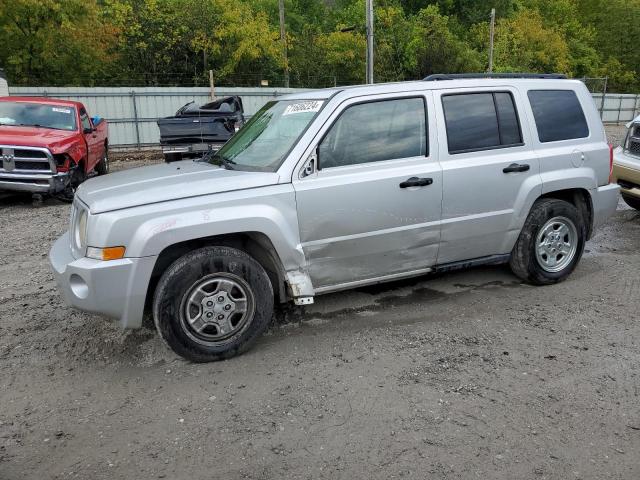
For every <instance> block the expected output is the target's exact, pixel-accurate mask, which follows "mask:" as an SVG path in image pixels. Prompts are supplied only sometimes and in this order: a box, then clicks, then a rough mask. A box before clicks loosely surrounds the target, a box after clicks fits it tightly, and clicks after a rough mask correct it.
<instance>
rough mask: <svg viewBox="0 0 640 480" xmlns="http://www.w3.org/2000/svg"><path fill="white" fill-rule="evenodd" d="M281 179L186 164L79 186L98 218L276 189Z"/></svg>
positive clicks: (137, 170)
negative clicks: (192, 199) (153, 205)
mask: <svg viewBox="0 0 640 480" xmlns="http://www.w3.org/2000/svg"><path fill="white" fill-rule="evenodd" d="M279 179H280V176H279V175H278V174H277V173H271V172H244V171H240V170H226V169H224V168H222V167H217V166H214V165H211V164H208V163H202V162H194V161H192V160H183V161H181V162H172V163H162V164H159V165H151V166H147V167H139V168H133V169H131V170H123V171H121V172H116V173H110V174H109V175H105V176H103V177H95V178H92V179H90V180H88V181H86V182H84V183H83V184H82V185H80V187H79V188H78V191H77V195H78V198H79V199H80V200H82V201H83V202H84V203H85V204H87V205H88V206H89V210H90V211H91V213H93V214H95V213H103V212H109V211H112V210H120V209H123V208H130V207H138V206H142V205H148V204H151V203H158V202H166V201H169V200H178V199H182V198H189V197H197V196H201V195H211V194H214V193H222V192H230V191H233V190H243V189H246V188H255V187H264V186H267V185H275V184H277V183H278V180H279Z"/></svg>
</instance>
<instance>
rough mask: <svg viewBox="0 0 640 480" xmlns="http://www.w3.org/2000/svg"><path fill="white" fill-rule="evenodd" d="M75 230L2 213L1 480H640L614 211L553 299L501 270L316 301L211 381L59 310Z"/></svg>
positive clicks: (626, 267) (632, 364)
mask: <svg viewBox="0 0 640 480" xmlns="http://www.w3.org/2000/svg"><path fill="white" fill-rule="evenodd" d="M131 161H133V160H130V161H129V163H131ZM135 161H137V162H139V163H142V164H144V163H149V162H153V161H155V160H154V159H153V158H151V159H148V158H142V159H140V158H136V159H135ZM127 164H128V163H127V161H125V160H123V161H121V162H114V166H115V167H116V168H122V167H123V166H124V165H127ZM67 222H68V206H67V205H62V204H60V203H58V202H56V201H53V200H47V201H45V203H44V205H43V206H41V207H39V208H34V207H32V206H31V202H30V199H28V198H20V197H8V198H5V199H4V200H2V204H0V231H1V232H2V242H1V243H0V319H1V320H0V479H2V480H9V479H10V480H14V479H21V480H22V479H44V478H47V479H66V478H80V479H92V480H93V479H134V478H135V479H147V478H168V479H190V480H192V479H204V478H207V479H211V478H230V479H236V478H247V479H276V478H277V479H280V478H287V479H288V478H292V479H315V478H327V479H336V478H345V479H347V478H372V479H390V478H410V479H413V478H416V479H418V478H419V479H423V478H430V479H440V478H447V479H458V478H464V479H467V478H491V479H505V480H506V479H513V478H518V479H528V478H535V479H602V478H607V479H637V478H640V459H639V457H638V452H639V451H640V410H639V407H638V405H639V401H640V377H639V373H640V350H639V348H638V347H639V343H640V326H639V325H638V322H637V318H638V309H637V305H638V300H639V297H640V277H639V276H638V271H640V252H639V248H638V247H640V240H639V238H640V213H638V212H636V211H633V210H630V209H628V208H625V207H624V206H623V205H622V204H621V205H620V206H619V210H618V212H617V213H616V215H615V216H614V217H613V218H612V219H611V220H610V222H609V223H608V224H607V225H606V226H605V227H604V228H602V229H600V230H599V231H598V232H597V234H596V235H595V236H594V238H593V239H592V240H591V241H590V242H589V243H588V244H587V247H586V252H585V255H584V257H583V259H582V262H581V263H580V265H579V267H578V268H577V270H576V271H575V272H574V274H573V275H572V276H571V277H570V278H569V279H568V280H567V281H566V282H564V283H562V284H559V285H555V286H550V287H531V286H528V285H525V284H522V283H520V282H519V281H518V280H517V279H516V278H515V277H514V276H513V275H512V274H511V273H510V272H509V271H508V269H506V268H502V267H493V268H477V269H473V270H468V271H464V272H457V273H451V274H446V275H439V276H431V277H425V278H421V279H418V280H411V281H404V282H399V283H393V284H387V285H384V286H377V287H370V288H363V289H359V290H356V291H351V292H345V293H338V294H332V295H327V296H323V297H318V298H317V303H316V304H315V305H313V306H312V307H308V308H306V309H305V311H304V314H301V313H300V311H293V310H290V311H286V312H284V311H283V312H280V313H279V314H278V315H277V318H276V320H275V322H274V325H273V326H272V328H271V329H270V330H269V332H268V333H267V335H266V336H265V337H264V338H262V339H261V340H260V341H259V342H258V343H257V344H256V346H255V347H254V348H253V349H252V350H251V351H250V352H248V353H246V354H245V355H243V356H241V357H239V358H236V359H233V360H230V361H226V362H220V363H214V364H206V365H194V364H190V363H187V362H185V361H183V360H181V359H179V358H178V357H176V356H175V355H173V354H172V353H171V352H170V351H169V350H168V349H167V348H166V347H165V346H164V344H162V343H161V341H160V340H159V339H158V338H157V336H156V335H155V332H154V331H153V330H151V329H150V328H143V329H141V330H139V331H134V332H122V331H121V330H119V329H118V328H117V326H116V325H114V324H113V323H111V322H110V321H108V320H105V319H102V318H99V317H96V316H94V315H90V314H85V313H81V312H77V311H74V310H71V309H70V308H68V307H66V306H65V305H64V304H63V303H62V301H61V299H60V297H59V295H58V294H57V292H56V289H55V286H54V282H53V278H52V275H51V273H50V270H49V266H48V262H47V258H46V255H47V252H48V249H49V247H50V245H51V243H52V242H53V240H54V239H55V238H57V237H58V236H59V235H60V234H62V233H63V231H64V230H65V229H66V228H67Z"/></svg>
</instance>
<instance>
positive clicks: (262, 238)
mask: <svg viewBox="0 0 640 480" xmlns="http://www.w3.org/2000/svg"><path fill="white" fill-rule="evenodd" d="M207 246H225V247H232V248H237V249H238V250H242V251H244V252H245V253H247V254H249V255H251V256H252V257H253V258H254V259H255V260H256V261H257V262H258V263H259V264H260V265H261V266H262V267H263V268H264V269H265V271H266V272H267V275H268V276H269V280H270V281H271V285H272V286H273V291H274V293H275V295H276V301H279V302H281V303H284V302H286V301H287V299H288V293H287V289H286V287H285V279H286V275H285V270H284V267H283V264H282V261H281V260H280V257H279V255H278V252H277V251H276V249H275V247H274V246H273V243H272V242H271V239H270V238H269V237H268V236H267V235H265V234H264V233H262V232H255V231H253V232H238V233H230V234H223V235H212V236H208V237H201V238H194V239H190V240H186V241H182V242H178V243H174V244H172V245H168V246H167V247H165V248H164V249H163V250H162V251H161V252H160V255H158V258H157V259H156V262H155V265H154V267H153V271H152V273H151V278H150V280H149V285H148V287H147V295H146V299H145V311H149V309H150V306H151V304H152V302H153V295H154V294H155V291H156V287H157V285H158V281H159V280H160V277H161V276H162V274H163V273H164V272H165V271H166V270H167V268H169V266H170V265H171V264H172V263H173V262H174V261H176V260H177V259H178V258H180V257H182V256H183V255H185V254H186V253H188V252H190V251H193V250H195V249H198V248H202V247H207Z"/></svg>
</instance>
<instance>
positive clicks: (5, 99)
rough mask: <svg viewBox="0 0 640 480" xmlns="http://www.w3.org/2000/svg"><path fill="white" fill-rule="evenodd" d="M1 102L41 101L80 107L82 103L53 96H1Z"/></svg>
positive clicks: (46, 103)
mask: <svg viewBox="0 0 640 480" xmlns="http://www.w3.org/2000/svg"><path fill="white" fill-rule="evenodd" d="M0 102H24V103H39V104H41V105H64V106H65V107H77V108H80V107H81V106H82V104H81V103H80V102H74V101H71V100H61V99H59V98H51V97H12V96H9V97H0Z"/></svg>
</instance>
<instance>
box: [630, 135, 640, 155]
mask: <svg viewBox="0 0 640 480" xmlns="http://www.w3.org/2000/svg"><path fill="white" fill-rule="evenodd" d="M629 153H630V154H631V155H637V156H640V138H630V139H629Z"/></svg>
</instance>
